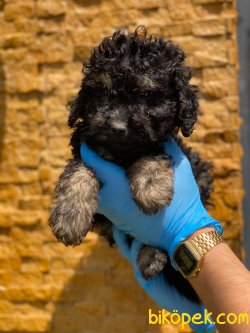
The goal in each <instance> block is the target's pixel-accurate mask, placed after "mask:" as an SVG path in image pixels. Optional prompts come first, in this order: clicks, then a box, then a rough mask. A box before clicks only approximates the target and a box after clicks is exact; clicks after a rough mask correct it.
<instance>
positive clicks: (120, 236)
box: [113, 226, 216, 333]
mask: <svg viewBox="0 0 250 333" xmlns="http://www.w3.org/2000/svg"><path fill="white" fill-rule="evenodd" d="M113 237H114V239H115V242H116V244H117V246H118V248H119V250H120V251H121V252H122V254H123V255H124V256H125V257H126V258H127V259H128V261H130V262H131V263H132V265H133V268H134V272H135V277H136V279H137V281H138V283H139V284H140V285H141V287H142V288H143V289H144V290H145V292H146V293H147V294H148V295H149V296H150V297H151V298H152V299H153V300H154V302H155V303H157V304H158V305H159V306H160V307H161V308H163V309H165V310H167V311H169V312H173V311H174V310H177V311H178V314H179V315H180V316H181V314H184V313H186V314H189V315H190V316H191V317H192V316H193V315H194V314H196V313H200V314H201V315H202V317H201V318H199V320H197V318H196V322H197V324H194V323H189V325H190V327H191V328H192V329H193V330H194V331H195V332H197V333H212V332H215V330H216V327H215V325H214V324H213V323H209V322H207V323H206V324H201V322H202V321H204V319H203V314H204V310H205V308H204V306H203V305H199V304H197V303H192V302H191V301H189V300H188V299H187V298H185V297H183V296H182V295H181V294H180V293H179V292H178V291H177V290H176V288H175V287H174V286H170V285H169V284H168V283H167V281H166V279H165V278H164V275H163V273H160V274H158V275H157V276H156V277H154V278H151V279H149V280H145V279H144V278H143V277H142V276H141V273H140V271H139V269H138V266H137V263H136V261H137V257H138V252H139V250H140V248H141V246H142V243H140V242H139V241H138V240H136V239H134V240H133V242H132V244H131V246H129V245H128V243H127V238H126V234H125V233H123V231H121V230H119V229H118V228H116V227H115V226H114V227H113ZM185 320H188V318H187V316H186V315H185ZM175 321H176V319H175ZM186 322H187V321H186ZM198 322H199V323H200V324H198ZM211 322H213V321H212V319H211Z"/></svg>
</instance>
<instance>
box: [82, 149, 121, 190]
mask: <svg viewBox="0 0 250 333" xmlns="http://www.w3.org/2000/svg"><path fill="white" fill-rule="evenodd" d="M81 158H82V161H83V162H84V163H85V164H86V165H87V166H89V167H91V168H93V169H94V170H95V171H96V174H97V177H98V178H99V179H100V180H101V181H103V183H104V184H105V182H107V181H108V182H112V180H115V181H117V180H118V179H119V178H120V177H123V178H125V179H126V176H125V171H124V169H123V168H122V167H120V166H118V165H116V164H114V163H111V162H108V161H106V160H104V159H103V158H101V157H100V156H99V155H98V154H97V153H96V152H94V151H93V150H91V149H90V148H89V147H88V146H87V145H86V144H85V143H84V144H81Z"/></svg>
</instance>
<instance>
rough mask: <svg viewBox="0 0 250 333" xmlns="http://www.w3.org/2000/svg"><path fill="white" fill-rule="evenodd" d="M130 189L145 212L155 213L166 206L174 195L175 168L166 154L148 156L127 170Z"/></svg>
mask: <svg viewBox="0 0 250 333" xmlns="http://www.w3.org/2000/svg"><path fill="white" fill-rule="evenodd" d="M127 175H128V178H129V181H130V190H131V193H132V196H133V199H134V200H135V202H136V203H137V205H138V207H139V208H140V209H142V211H143V212H144V213H145V214H150V215H151V214H155V213H157V212H158V211H159V210H161V209H162V208H164V207H166V206H167V205H168V204H169V203H170V201H171V199H172V196H173V170H172V167H171V160H170V158H169V157H168V156H166V155H163V154H162V155H157V156H146V157H143V158H140V159H139V160H137V161H136V162H135V163H133V164H132V165H131V166H130V167H129V168H128V170H127Z"/></svg>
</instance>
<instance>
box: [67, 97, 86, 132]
mask: <svg viewBox="0 0 250 333" xmlns="http://www.w3.org/2000/svg"><path fill="white" fill-rule="evenodd" d="M82 95H83V94H81V91H80V92H79V93H78V95H77V96H76V97H75V98H74V99H72V100H71V101H69V102H68V105H67V107H68V110H69V118H68V126H69V127H70V128H72V127H74V125H75V124H76V122H77V120H78V119H79V118H81V119H82V115H83V107H84V103H82V99H83V97H82Z"/></svg>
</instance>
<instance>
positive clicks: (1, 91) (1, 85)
mask: <svg viewBox="0 0 250 333" xmlns="http://www.w3.org/2000/svg"><path fill="white" fill-rule="evenodd" d="M5 113H6V101H5V74H4V68H3V62H2V59H1V58H0V163H1V162H2V159H3V140H4V128H5Z"/></svg>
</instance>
